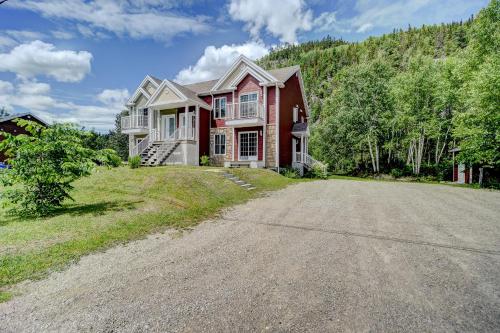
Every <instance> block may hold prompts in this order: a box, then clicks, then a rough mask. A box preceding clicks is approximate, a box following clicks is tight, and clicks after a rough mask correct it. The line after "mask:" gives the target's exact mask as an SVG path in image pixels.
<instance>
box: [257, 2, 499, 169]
mask: <svg viewBox="0 0 500 333" xmlns="http://www.w3.org/2000/svg"><path fill="white" fill-rule="evenodd" d="M499 55H500V0H492V1H491V2H490V4H489V5H488V6H487V7H486V8H484V9H483V10H481V11H480V12H479V13H478V14H477V15H476V16H475V18H471V19H469V20H467V21H466V22H453V23H447V24H440V25H432V26H422V27H420V28H413V27H409V28H408V29H406V30H404V31H403V30H398V31H393V32H392V33H390V34H387V35H384V36H380V37H370V38H368V39H366V40H364V41H362V42H358V43H349V42H345V41H342V40H335V39H333V38H331V37H327V38H325V39H323V40H321V41H311V42H307V43H304V44H300V45H291V46H286V47H280V48H277V49H274V50H272V51H271V52H270V54H269V55H267V56H266V57H264V58H262V59H260V60H259V62H258V63H259V64H260V65H261V66H262V67H264V68H267V69H272V68H277V67H283V66H290V65H297V64H298V65H300V66H301V69H302V75H303V78H304V83H305V86H306V92H307V96H308V100H309V104H310V108H311V119H310V123H311V124H313V125H312V126H311V130H312V138H311V142H310V151H311V152H312V153H313V154H314V155H315V157H317V158H319V159H321V160H323V161H324V162H327V163H328V164H329V166H330V168H331V169H332V170H333V171H336V172H347V173H360V172H363V173H366V172H371V173H380V172H387V173H388V172H391V173H393V174H394V175H395V176H397V175H400V174H406V173H408V174H414V175H422V174H428V175H432V176H435V177H438V178H443V177H445V175H443V172H444V171H445V170H450V171H451V168H450V166H449V160H450V157H451V156H449V154H448V150H449V149H450V148H452V147H454V146H460V148H461V152H460V155H459V158H460V159H461V160H463V161H465V162H467V163H468V164H470V165H474V166H484V165H487V166H491V167H493V168H498V166H499V164H500V148H499V147H500V99H499V93H500V87H499V84H500V74H499V73H500V59H499V58H500V56H499Z"/></svg>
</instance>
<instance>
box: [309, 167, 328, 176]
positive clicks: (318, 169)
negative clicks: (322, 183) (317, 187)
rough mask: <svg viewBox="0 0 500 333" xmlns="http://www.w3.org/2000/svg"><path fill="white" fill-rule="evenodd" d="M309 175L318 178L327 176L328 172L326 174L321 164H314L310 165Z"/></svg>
mask: <svg viewBox="0 0 500 333" xmlns="http://www.w3.org/2000/svg"><path fill="white" fill-rule="evenodd" d="M311 175H312V177H313V178H319V179H326V178H328V174H327V172H326V170H323V168H322V167H321V166H319V165H318V164H315V165H314V166H313V167H312V170H311Z"/></svg>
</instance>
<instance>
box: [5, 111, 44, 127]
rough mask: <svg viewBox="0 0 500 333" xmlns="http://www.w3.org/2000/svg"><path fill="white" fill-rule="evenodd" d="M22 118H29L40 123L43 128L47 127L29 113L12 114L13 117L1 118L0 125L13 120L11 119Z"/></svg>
mask: <svg viewBox="0 0 500 333" xmlns="http://www.w3.org/2000/svg"><path fill="white" fill-rule="evenodd" d="M23 117H28V118H30V117H31V118H34V119H36V120H38V122H40V123H41V124H43V125H45V126H47V125H48V124H47V123H46V122H45V121H43V120H42V119H40V118H39V117H37V116H35V115H34V114H32V113H30V112H25V113H17V114H13V115H10V116H7V117H2V118H0V123H3V122H6V121H9V120H13V119H17V118H23Z"/></svg>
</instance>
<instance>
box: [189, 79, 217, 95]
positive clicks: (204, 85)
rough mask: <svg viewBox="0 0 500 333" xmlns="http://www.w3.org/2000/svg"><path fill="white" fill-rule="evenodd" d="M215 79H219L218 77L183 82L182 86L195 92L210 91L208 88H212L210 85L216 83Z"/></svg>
mask: <svg viewBox="0 0 500 333" xmlns="http://www.w3.org/2000/svg"><path fill="white" fill-rule="evenodd" d="M217 81H219V79H215V80H209V81H202V82H196V83H191V84H185V85H184V87H186V88H188V89H189V90H192V91H194V92H195V93H197V94H201V93H205V92H210V89H212V87H213V86H214V85H215V84H216V83H217Z"/></svg>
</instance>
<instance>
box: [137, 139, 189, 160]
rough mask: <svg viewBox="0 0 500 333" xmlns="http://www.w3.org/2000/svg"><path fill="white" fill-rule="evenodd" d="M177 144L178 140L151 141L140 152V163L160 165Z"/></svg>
mask: <svg viewBox="0 0 500 333" xmlns="http://www.w3.org/2000/svg"><path fill="white" fill-rule="evenodd" d="M179 144H180V143H179V141H171V142H169V141H165V142H163V141H162V142H158V141H156V142H153V143H152V144H150V145H149V146H148V147H147V148H146V149H145V150H144V151H143V152H142V153H141V165H142V166H157V165H161V164H162V163H163V162H164V161H165V160H166V159H167V158H168V157H169V156H170V155H171V154H172V153H173V152H174V150H175V149H176V148H177V147H178V146H179Z"/></svg>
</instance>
